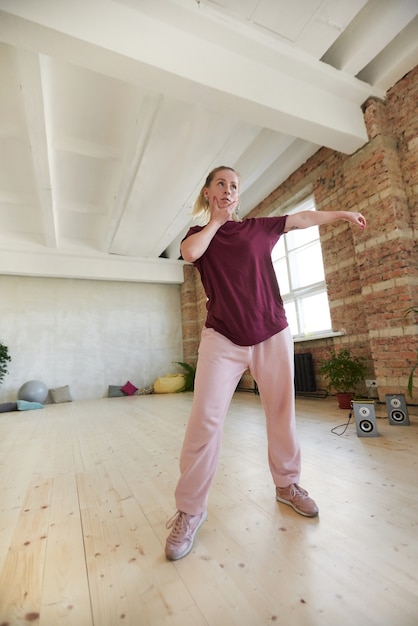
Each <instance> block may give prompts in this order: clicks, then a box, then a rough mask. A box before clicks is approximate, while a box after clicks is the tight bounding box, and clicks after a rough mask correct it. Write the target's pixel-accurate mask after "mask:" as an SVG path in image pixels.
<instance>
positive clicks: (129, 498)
mask: <svg viewBox="0 0 418 626" xmlns="http://www.w3.org/2000/svg"><path fill="white" fill-rule="evenodd" d="M191 402H192V394H190V393H186V394H173V395H150V396H134V397H130V398H127V397H126V398H111V399H110V398H109V399H108V398H106V399H105V398H104V399H99V400H91V401H79V402H71V403H65V404H62V405H47V406H46V407H45V408H44V409H43V410H40V411H25V412H14V413H6V414H1V415H0V626H6V625H7V626H23V625H25V626H27V624H28V623H34V624H39V625H40V626H61V624H62V625H63V626H117V625H118V624H120V625H123V626H264V625H269V624H281V625H282V626H291V625H292V624H297V625H298V626H335V624H338V625H339V626H351V625H352V624H353V623H358V624H361V626H395V624H396V626H417V624H418V569H417V563H418V542H417V532H418V489H417V486H418V484H417V483H418V480H417V476H418V455H417V450H418V407H411V408H410V421H411V425H410V426H391V425H390V424H389V423H388V419H387V416H386V411H385V407H384V405H379V404H378V405H376V413H377V415H378V419H377V426H378V430H379V434H380V436H379V437H375V438H364V437H363V438H359V437H357V435H356V430H355V424H354V423H353V422H352V423H350V424H349V426H348V427H347V429H346V431H345V432H344V433H343V432H342V431H343V428H344V424H345V423H346V421H347V418H348V411H341V410H340V409H338V408H337V404H336V401H335V399H334V398H326V399H311V398H309V399H308V398H298V399H297V414H298V430H299V435H300V440H301V444H302V453H303V474H302V480H301V483H302V485H303V486H304V487H306V488H307V489H308V490H309V492H310V493H311V494H312V496H313V497H314V498H315V499H316V500H317V502H318V505H319V508H320V516H319V518H317V519H307V518H304V517H302V516H300V515H298V514H296V513H295V512H294V511H293V510H292V509H291V508H290V507H288V506H286V505H283V504H279V503H277V502H276V500H275V497H274V488H273V486H272V483H271V477H270V474H269V470H268V465H267V447H266V446H267V442H266V433H265V419H264V414H263V411H262V407H261V402H260V398H259V396H257V395H254V394H251V393H237V394H235V396H234V399H233V401H232V404H231V408H230V411H229V414H228V416H227V419H226V422H225V429H224V439H223V447H222V454H221V460H220V465H219V469H218V472H217V474H216V477H215V480H214V484H213V487H212V490H211V494H210V500H209V506H208V520H207V522H206V523H205V524H204V525H203V526H202V528H201V529H200V531H199V533H198V535H197V537H196V541H195V545H194V547H193V550H192V552H191V553H190V555H189V556H188V557H186V558H185V559H182V560H180V561H177V562H174V563H173V562H169V561H167V560H166V559H165V556H164V543H165V538H166V535H167V532H168V531H167V529H166V527H165V525H166V522H167V520H168V518H170V517H171V516H172V515H173V514H174V512H175V510H174V496H173V492H174V488H175V485H176V482H177V478H178V459H179V452H180V448H181V444H182V440H183V434H184V428H185V425H186V421H187V417H188V413H189V410H190V406H191ZM337 426H341V427H340V428H339V429H338V428H337V431H338V432H340V433H342V434H341V435H340V436H338V435H337V434H335V433H334V432H332V429H333V428H335V427H337Z"/></svg>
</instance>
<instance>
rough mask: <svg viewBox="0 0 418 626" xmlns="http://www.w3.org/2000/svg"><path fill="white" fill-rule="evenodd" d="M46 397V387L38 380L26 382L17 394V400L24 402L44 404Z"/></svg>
mask: <svg viewBox="0 0 418 626" xmlns="http://www.w3.org/2000/svg"><path fill="white" fill-rule="evenodd" d="M47 395H48V387H47V386H46V385H45V383H43V382H42V381H40V380H28V382H27V383H25V384H24V385H22V386H21V388H20V389H19V393H18V394H17V396H18V398H19V400H26V402H40V403H41V404H42V403H43V402H45V400H46V397H47Z"/></svg>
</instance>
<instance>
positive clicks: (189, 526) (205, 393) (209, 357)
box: [166, 166, 366, 560]
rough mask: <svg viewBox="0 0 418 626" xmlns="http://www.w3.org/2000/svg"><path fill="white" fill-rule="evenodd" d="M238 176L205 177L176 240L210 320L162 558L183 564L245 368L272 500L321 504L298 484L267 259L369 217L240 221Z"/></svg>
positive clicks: (282, 318) (276, 299) (287, 381)
mask: <svg viewBox="0 0 418 626" xmlns="http://www.w3.org/2000/svg"><path fill="white" fill-rule="evenodd" d="M238 203H239V178H238V175H237V173H236V172H235V171H234V170H233V169H232V168H230V167H224V166H221V167H217V168H215V169H214V170H213V171H212V172H211V173H210V174H209V175H208V177H207V179H206V181H205V184H204V186H203V187H202V189H201V191H200V194H199V196H198V198H197V200H196V203H195V208H194V215H199V214H204V215H205V217H206V221H207V223H206V225H205V226H203V227H202V226H194V227H192V228H191V229H190V230H189V232H188V233H187V235H186V237H185V239H184V240H183V241H182V243H181V254H182V257H183V259H184V260H185V261H189V262H191V263H193V264H194V265H195V266H196V267H197V269H198V271H199V273H200V276H201V280H202V283H203V286H204V289H205V292H206V295H207V298H208V300H207V318H206V323H205V327H204V329H203V331H202V336H201V342H200V346H199V358H198V363H197V369H196V378H195V388H194V398H193V404H192V409H191V414H190V418H189V422H188V425H187V429H186V433H185V438H184V443H183V448H182V452H181V457H180V479H179V481H178V484H177V487H176V491H175V499H176V506H177V509H178V510H177V513H176V514H175V515H174V516H173V518H172V519H171V520H169V522H168V523H167V528H169V529H171V532H170V534H169V536H168V538H167V542H166V556H167V558H168V559H170V560H177V559H181V558H182V557H184V556H186V555H187V554H188V553H189V552H190V551H191V549H192V546H193V541H194V537H195V534H196V532H197V531H198V529H199V528H200V526H201V525H202V524H203V522H204V521H205V520H206V517H207V513H206V505H207V500H208V495H209V489H210V486H211V483H212V480H213V478H214V475H215V472H216V469H217V466H218V461H219V456H220V450H221V438H222V429H223V421H224V418H225V415H226V412H227V410H228V407H229V404H230V401H231V398H232V395H233V393H234V391H235V389H236V387H237V384H238V382H239V380H240V378H241V376H242V374H243V373H244V372H245V371H246V370H247V369H249V370H250V372H251V374H252V376H253V377H254V379H255V381H256V382H257V385H258V390H259V393H260V397H261V401H262V404H263V408H264V412H265V415H266V426H267V439H268V462H269V467H270V472H271V474H272V478H273V483H274V485H275V487H276V499H277V500H278V501H279V502H283V503H285V504H288V505H290V506H292V507H293V509H295V511H297V512H298V513H300V514H301V515H305V516H307V517H314V516H316V515H318V507H317V506H316V504H315V502H314V501H313V500H312V498H310V497H309V495H308V493H307V492H306V491H305V490H304V489H302V488H301V487H300V486H299V479H300V472H301V459H300V448H299V442H298V438H297V434H296V419H295V404H294V372H293V367H294V365H293V364H294V360H293V359H294V356H293V338H292V335H291V333H290V330H289V327H288V323H287V320H286V315H285V311H284V307H283V302H282V299H281V297H280V291H279V287H278V284H277V279H276V274H275V271H274V268H273V264H272V260H271V252H272V249H273V247H274V245H275V244H276V243H277V241H278V239H279V237H280V236H281V235H282V234H284V233H287V232H288V231H290V230H293V229H298V228H308V227H310V226H314V225H320V224H329V223H331V222H334V221H337V220H346V221H348V222H351V223H353V224H355V225H357V226H359V227H360V228H365V226H366V221H365V219H364V217H363V216H362V215H361V214H360V213H352V212H349V211H326V212H325V211H301V212H300V213H295V214H292V215H287V216H280V217H264V218H263V217H262V218H250V219H246V220H244V221H242V222H241V221H240V220H239V218H238V215H237V207H238Z"/></svg>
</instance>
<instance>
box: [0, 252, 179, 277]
mask: <svg viewBox="0 0 418 626" xmlns="http://www.w3.org/2000/svg"><path fill="white" fill-rule="evenodd" d="M183 265H184V263H182V262H181V261H173V260H170V259H140V258H138V257H135V258H127V257H120V256H92V255H82V254H77V255H76V254H65V253H63V252H52V251H49V252H45V251H30V250H28V249H24V250H7V249H4V248H3V249H0V268H1V269H0V274H5V275H12V276H42V277H46V278H62V277H63V276H65V277H66V278H82V279H86V280H115V281H128V282H130V281H133V282H145V283H164V284H170V283H171V284H181V283H182V282H183V280H184V276H183Z"/></svg>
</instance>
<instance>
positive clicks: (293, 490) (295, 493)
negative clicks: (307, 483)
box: [290, 483, 308, 498]
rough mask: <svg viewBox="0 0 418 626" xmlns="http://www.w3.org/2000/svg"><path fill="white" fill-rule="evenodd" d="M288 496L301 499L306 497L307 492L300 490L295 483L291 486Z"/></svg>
mask: <svg viewBox="0 0 418 626" xmlns="http://www.w3.org/2000/svg"><path fill="white" fill-rule="evenodd" d="M290 495H291V496H293V497H294V496H302V498H306V497H308V492H307V491H305V489H302V487H299V485H297V484H296V483H294V484H293V485H292V488H291V490H290Z"/></svg>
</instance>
